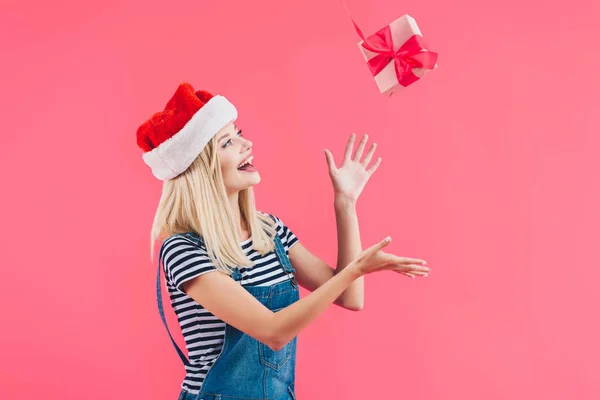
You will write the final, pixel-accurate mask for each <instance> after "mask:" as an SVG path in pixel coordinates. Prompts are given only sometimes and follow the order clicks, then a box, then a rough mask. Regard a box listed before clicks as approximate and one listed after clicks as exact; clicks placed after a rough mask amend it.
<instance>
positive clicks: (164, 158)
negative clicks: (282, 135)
mask: <svg viewBox="0 0 600 400" xmlns="http://www.w3.org/2000/svg"><path fill="white" fill-rule="evenodd" d="M237 116H238V114H237V109H236V108H235V106H234V105H233V104H231V103H230V102H229V101H228V100H227V99H226V98H225V97H224V96H221V95H215V96H213V97H212V98H211V99H210V100H209V101H207V102H206V104H204V105H203V106H202V107H201V108H200V109H199V110H198V111H197V112H196V113H195V114H194V115H193V116H192V118H191V119H190V120H189V121H188V122H187V123H186V124H185V126H184V127H183V128H181V130H180V131H179V132H177V133H176V134H175V135H173V136H172V137H170V138H169V139H167V140H165V141H164V142H162V143H161V144H160V145H159V146H158V147H156V148H155V149H153V150H151V151H148V152H146V153H144V154H143V155H142V158H143V159H144V162H145V163H146V164H147V165H148V166H149V167H150V168H152V174H153V175H154V176H155V177H156V178H158V179H160V180H163V181H164V180H168V179H172V178H174V177H176V176H177V175H179V174H181V173H182V172H183V171H185V170H186V169H187V168H188V167H189V166H190V165H191V164H192V162H193V161H194V160H195V159H196V157H198V155H199V154H200V153H201V152H202V150H203V149H204V147H205V146H206V145H207V144H208V142H209V141H210V139H212V137H213V136H215V135H216V134H217V132H219V131H220V130H221V129H223V128H224V127H225V126H227V124H229V123H230V122H233V121H235V120H236V119H237Z"/></svg>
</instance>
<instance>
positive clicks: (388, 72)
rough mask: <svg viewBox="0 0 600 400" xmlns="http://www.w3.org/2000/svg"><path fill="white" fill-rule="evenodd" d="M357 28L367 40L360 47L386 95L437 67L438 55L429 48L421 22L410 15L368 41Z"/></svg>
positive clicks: (359, 44)
mask: <svg viewBox="0 0 600 400" xmlns="http://www.w3.org/2000/svg"><path fill="white" fill-rule="evenodd" d="M355 27H356V30H357V32H358V34H359V35H360V37H361V39H363V40H361V41H360V42H359V43H358V46H359V48H360V50H361V52H362V54H363V55H364V57H365V61H367V65H368V66H369V69H370V71H371V74H372V75H373V77H374V79H375V83H377V87H378V88H379V91H380V92H381V93H382V94H384V95H386V96H391V95H392V94H394V93H396V92H397V91H398V90H399V89H401V88H404V87H406V86H408V85H410V84H412V83H414V82H416V81H417V80H419V79H420V78H422V77H423V76H425V74H427V72H428V71H430V70H433V69H434V68H437V53H434V52H431V51H429V50H428V49H427V45H426V44H425V41H424V39H423V35H422V34H421V30H420V29H419V26H418V25H417V21H415V19H414V18H413V17H411V16H410V15H403V16H401V17H400V18H398V19H396V20H395V21H393V22H392V23H390V24H389V25H388V26H386V27H385V28H383V29H381V30H380V31H378V32H376V33H374V34H373V35H371V36H368V37H367V38H365V37H364V36H363V35H362V32H360V29H359V28H358V26H356V24H355Z"/></svg>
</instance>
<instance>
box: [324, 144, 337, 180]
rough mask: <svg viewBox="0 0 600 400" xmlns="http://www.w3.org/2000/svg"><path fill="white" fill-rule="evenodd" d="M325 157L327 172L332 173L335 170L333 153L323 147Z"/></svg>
mask: <svg viewBox="0 0 600 400" xmlns="http://www.w3.org/2000/svg"><path fill="white" fill-rule="evenodd" d="M325 158H326V159H327V166H328V167H329V173H330V174H333V173H335V171H336V170H337V167H336V166H335V160H334V159H333V154H331V152H330V151H329V150H327V149H325Z"/></svg>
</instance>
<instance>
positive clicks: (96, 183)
mask: <svg viewBox="0 0 600 400" xmlns="http://www.w3.org/2000/svg"><path fill="white" fill-rule="evenodd" d="M36 3H37V4H32V3H31V2H23V1H13V0H9V1H3V4H2V12H1V13H0V27H1V28H0V30H1V31H2V34H1V35H0V41H1V48H2V58H3V62H2V66H1V67H0V68H2V73H1V74H0V79H1V80H2V84H1V87H2V96H0V102H1V103H0V109H1V110H2V114H3V118H2V119H3V121H4V128H3V129H2V132H1V135H2V143H3V146H2V148H3V151H2V157H0V163H1V165H0V167H1V170H2V181H3V182H2V187H3V191H2V193H3V194H2V207H1V210H2V215H1V217H2V221H3V223H4V228H5V229H3V231H2V233H1V235H2V236H1V237H0V239H1V243H2V244H3V245H2V250H3V251H2V257H3V260H2V263H1V265H2V267H1V268H2V279H1V280H0V285H1V287H0V296H2V297H1V300H2V333H1V336H0V358H1V359H2V362H1V363H0V398H2V399H23V398H27V399H33V398H42V397H43V398H45V399H57V400H58V399H61V400H62V399H90V400H92V399H109V398H110V399H131V398H136V399H175V398H176V397H177V394H178V393H179V385H180V382H181V379H182V378H183V366H182V365H181V364H180V360H179V358H178V357H177V354H176V352H175V350H174V349H173V348H172V346H171V344H170V341H169V339H168V336H167V334H166V332H165V331H164V328H163V326H162V323H161V321H160V318H159V316H158V312H157V310H156V301H155V291H154V282H155V281H154V279H155V272H156V271H155V269H156V264H155V263H152V262H150V260H149V230H150V226H151V222H152V217H153V215H154V212H155V209H156V206H157V203H158V199H159V195H160V190H161V184H160V182H159V181H158V180H156V179H155V178H154V177H153V176H152V175H151V172H150V169H149V168H148V167H147V166H146V165H145V164H144V163H143V162H142V157H141V155H142V151H141V150H140V149H138V148H137V146H136V141H135V130H136V128H137V127H138V125H139V124H141V123H142V122H143V121H144V120H145V119H146V118H148V117H149V116H150V115H151V113H153V112H155V111H158V110H160V109H162V107H163V106H164V104H165V103H166V101H167V100H168V98H169V96H171V94H172V93H173V92H174V90H175V88H176V86H177V84H178V83H179V82H181V81H189V82H191V83H192V84H193V85H194V86H195V87H197V88H204V89H208V90H211V91H214V92H219V93H222V94H224V95H226V96H227V97H228V98H230V99H231V100H232V101H233V102H234V103H235V104H236V105H237V106H238V108H239V110H240V118H239V120H238V122H239V124H240V126H241V127H242V128H243V129H244V132H245V133H246V134H247V135H248V137H249V138H251V139H252V140H253V141H254V151H255V155H256V160H255V161H256V165H257V166H258V168H259V170H260V172H261V175H262V178H263V181H262V183H261V184H260V186H258V187H257V188H256V193H257V198H258V205H259V209H262V210H266V211H269V212H273V213H275V214H277V215H279V216H280V217H281V218H282V220H283V221H284V222H285V223H286V224H288V225H289V226H290V228H291V229H292V230H293V231H294V232H295V233H296V235H297V236H298V237H299V238H300V240H301V241H302V242H303V243H304V245H305V246H306V247H308V248H309V249H311V250H312V251H313V252H315V253H316V254H318V255H320V256H321V257H322V258H323V259H325V260H326V261H328V262H329V263H331V264H333V263H335V257H336V232H335V219H334V214H333V205H332V198H333V197H332V190H331V185H330V181H329V176H328V174H327V167H326V162H325V155H324V153H323V149H324V148H328V149H330V150H332V151H333V153H334V155H335V157H336V159H337V161H338V162H339V160H340V157H341V155H342V153H343V148H344V146H345V142H346V140H347V138H348V136H349V134H350V133H351V132H353V131H354V132H357V133H358V134H362V133H364V132H367V133H369V134H370V135H371V139H372V140H373V141H376V142H377V143H378V144H379V150H378V153H379V155H380V156H382V157H383V163H382V165H381V167H380V169H379V170H378V171H377V173H376V174H375V175H374V177H373V178H372V180H371V182H370V183H369V184H368V185H367V187H366V190H365V192H364V193H363V196H362V197H361V199H360V200H359V205H358V212H359V216H360V224H361V233H362V240H363V245H364V246H365V247H366V246H369V245H371V244H373V243H375V242H376V241H378V240H380V239H381V238H383V237H384V236H386V235H391V236H392V237H393V243H392V244H391V245H390V248H389V249H390V250H389V251H391V252H394V253H396V254H400V255H404V256H410V257H419V258H424V259H426V260H427V261H428V263H429V265H430V266H431V268H432V273H431V275H430V276H429V277H428V278H425V279H415V280H411V279H409V278H406V277H403V276H401V275H396V274H393V273H391V272H386V273H378V274H374V275H370V276H368V277H367V278H366V306H365V309H364V310H363V311H362V312H359V313H353V312H350V311H346V310H343V309H341V308H338V307H336V306H332V307H330V308H329V309H328V310H327V311H326V312H325V313H324V314H323V315H322V316H320V317H319V318H318V319H317V320H316V321H315V322H314V323H313V324H312V325H311V326H310V327H309V328H308V329H306V330H305V331H303V332H302V333H301V334H300V336H299V353H298V372H297V395H298V398H299V399H301V400H309V399H349V400H358V399H365V398H369V399H373V398H386V399H423V400H429V399H431V400H440V399H461V400H467V399H487V400H492V399H532V398H538V399H545V400H551V399H552V400H553V399H578V400H582V399H597V398H599V397H600V383H599V380H598V376H597V374H598V359H599V356H600V351H599V345H598V342H597V341H596V340H594V339H596V338H598V337H599V336H600V328H599V324H598V317H597V313H598V301H599V294H598V293H599V292H598V291H597V290H595V287H594V286H595V284H596V282H598V280H599V279H600V273H599V267H600V262H599V261H600V260H599V257H598V255H597V247H598V243H597V242H598V236H599V235H598V226H599V224H600V212H599V211H598V206H597V205H598V204H600V184H599V179H598V173H599V171H600V169H599V167H600V162H599V161H598V158H597V157H598V149H599V145H600V140H599V139H598V136H597V134H598V132H599V128H600V112H599V111H598V105H599V101H600V95H599V93H600V80H599V78H598V77H599V74H598V71H599V70H600V58H599V57H598V54H597V50H598V41H597V38H598V37H600V24H599V23H598V18H597V16H598V11H599V7H598V6H597V5H596V3H595V2H592V1H591V0H587V1H586V0H575V1H571V2H567V3H562V4H557V3H554V4H552V3H549V2H545V1H541V0H538V1H535V2H534V1H528V2H525V3H523V2H522V1H517V0H506V1H502V2H495V3H494V4H493V5H492V4H491V3H490V2H481V1H475V0H458V1H453V2H447V1H440V0H431V1H426V2H423V1H405V2H402V3H400V2H395V1H391V0H370V1H367V0H349V2H348V7H349V9H350V11H351V12H352V15H353V17H354V18H355V19H356V21H357V23H358V24H359V25H360V26H361V28H362V29H363V31H365V33H372V32H373V31H375V30H377V29H379V28H381V27H383V25H385V24H386V23H388V22H390V21H391V20H392V19H394V18H396V17H397V16H399V15H401V14H403V13H409V14H411V15H412V16H413V17H415V18H416V19H417V21H418V23H419V26H420V27H421V30H422V31H423V33H424V35H425V37H426V39H427V41H428V42H429V44H430V46H431V48H432V49H433V50H435V51H438V52H439V54H440V58H439V68H438V69H437V70H436V71H434V72H431V73H430V74H429V75H428V76H427V77H426V78H425V79H423V80H421V81H420V82H417V83H415V84H414V85H413V86H412V87H410V88H409V89H407V90H406V91H405V92H403V93H399V94H397V95H395V96H394V97H392V98H386V97H383V96H381V95H379V93H378V91H377V88H376V86H375V83H374V81H373V80H372V78H371V77H370V75H369V72H368V70H367V67H366V65H365V64H364V61H363V58H362V55H361V54H360V52H359V50H358V48H357V45H356V43H357V42H358V41H359V38H358V37H357V35H356V33H355V32H354V29H353V27H352V24H351V22H350V20H349V19H348V17H347V15H346V13H345V11H344V9H343V6H342V4H341V3H340V2H339V1H337V0H331V1H323V0H319V1H317V0H310V1H299V2H294V3H291V2H282V1H254V2H243V1H235V2H234V1H220V2H215V1H197V0H196V1H170V2H164V1H148V0H146V1H143V2H142V1H129V2H117V1H102V2H93V3H90V2H78V1H62V0H58V1H53V2H41V1H38V2H36ZM594 204H596V206H594ZM307 294H308V293H307V292H306V291H303V292H302V296H306V295H307ZM165 304H166V305H167V310H168V319H169V323H170V326H171V327H172V329H173V330H174V332H176V333H177V340H178V341H179V343H182V340H181V336H180V332H179V329H178V328H177V326H176V320H175V318H174V315H173V313H172V311H171V309H170V307H169V306H168V303H165Z"/></svg>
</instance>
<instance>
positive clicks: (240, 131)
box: [223, 129, 244, 147]
mask: <svg viewBox="0 0 600 400" xmlns="http://www.w3.org/2000/svg"><path fill="white" fill-rule="evenodd" d="M237 134H238V136H244V135H242V130H241V129H240V130H239V131H238V132H237ZM229 142H231V139H227V141H226V142H225V144H224V145H223V147H227V145H228V144H229Z"/></svg>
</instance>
